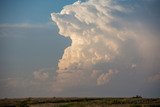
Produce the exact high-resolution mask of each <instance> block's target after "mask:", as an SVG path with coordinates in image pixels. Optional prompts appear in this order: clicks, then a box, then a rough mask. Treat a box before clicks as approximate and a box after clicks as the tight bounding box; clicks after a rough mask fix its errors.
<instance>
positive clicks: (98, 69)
mask: <svg viewBox="0 0 160 107" xmlns="http://www.w3.org/2000/svg"><path fill="white" fill-rule="evenodd" d="M126 10H127V9H125V8H124V7H123V6H121V5H119V4H118V3H117V2H116V1H112V0H88V1H86V2H80V1H78V2H75V3H74V4H72V5H67V6H65V7H64V8H63V10H62V11H61V12H60V13H52V14H51V16H52V20H53V21H54V22H55V23H56V24H57V26H58V28H59V34H61V35H62V36H65V37H69V38H70V39H71V45H70V46H69V47H68V48H66V49H65V50H64V54H63V56H62V58H61V59H60V60H59V63H58V70H57V71H56V73H57V76H56V79H55V81H54V89H55V90H58V91H60V90H63V89H66V88H72V87H77V86H99V85H105V84H107V83H108V82H109V81H110V80H111V79H112V77H114V78H116V74H117V73H119V72H122V71H123V70H128V71H129V70H133V68H134V69H136V67H138V66H141V65H140V63H142V61H144V60H142V59H141V58H143V57H142V53H144V51H147V52H149V50H150V49H151V47H150V48H149V49H147V50H145V49H146V47H145V46H146V44H145V43H146V42H149V43H150V41H149V39H148V37H147V36H144V33H141V32H140V31H139V30H137V31H136V30H135V29H136V28H137V29H138V28H141V29H145V27H144V26H143V25H138V26H137V25H136V24H135V23H136V22H130V23H129V22H128V21H126V20H125V19H123V18H122V17H121V14H122V15H123V14H128V13H130V12H131V10H129V9H128V10H127V11H126ZM119 14H120V15H119ZM118 15H119V16H118ZM141 34H142V35H141ZM144 41H145V42H144ZM140 42H141V43H140ZM151 42H152V41H151ZM149 43H147V44H149ZM142 49H143V50H144V51H143V50H142ZM141 51H143V52H141ZM143 56H145V55H144V54H143ZM135 65H136V66H135Z"/></svg>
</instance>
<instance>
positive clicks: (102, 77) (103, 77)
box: [97, 69, 118, 85]
mask: <svg viewBox="0 0 160 107" xmlns="http://www.w3.org/2000/svg"><path fill="white" fill-rule="evenodd" d="M115 73H118V72H117V71H113V70H112V69H109V71H108V72H106V73H103V74H101V75H100V76H99V77H98V78H97V85H103V84H106V83H108V82H109V81H110V80H111V77H112V75H113V74H115Z"/></svg>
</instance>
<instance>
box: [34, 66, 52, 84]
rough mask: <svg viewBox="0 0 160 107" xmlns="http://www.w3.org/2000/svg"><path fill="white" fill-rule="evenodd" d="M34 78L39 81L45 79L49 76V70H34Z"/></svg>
mask: <svg viewBox="0 0 160 107" xmlns="http://www.w3.org/2000/svg"><path fill="white" fill-rule="evenodd" d="M33 75H34V79H35V80H39V81H45V80H46V79H48V78H49V72H47V71H46V70H45V69H40V70H38V71H34V72H33Z"/></svg>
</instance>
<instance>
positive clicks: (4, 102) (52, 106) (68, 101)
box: [0, 97, 160, 107]
mask: <svg viewBox="0 0 160 107" xmlns="http://www.w3.org/2000/svg"><path fill="white" fill-rule="evenodd" d="M0 107H160V98H75V97H74V98H55V97H54V98H21V99H1V100H0Z"/></svg>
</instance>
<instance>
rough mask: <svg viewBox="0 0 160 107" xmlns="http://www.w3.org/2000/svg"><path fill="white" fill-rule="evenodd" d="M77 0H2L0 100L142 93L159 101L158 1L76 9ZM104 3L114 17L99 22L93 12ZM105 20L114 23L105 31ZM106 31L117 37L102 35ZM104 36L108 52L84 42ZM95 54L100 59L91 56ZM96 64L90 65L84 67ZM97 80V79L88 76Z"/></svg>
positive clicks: (137, 0)
mask: <svg viewBox="0 0 160 107" xmlns="http://www.w3.org/2000/svg"><path fill="white" fill-rule="evenodd" d="M76 1H77V0H1V1H0V91H1V92H0V98H4V97H33V96H34V97H44V96H46V97H52V96H100V97H102V96H115V97H116V96H117V97H119V96H120V97H126V96H127V97H130V96H134V95H136V94H139V95H142V96H144V97H159V96H160V94H159V93H158V92H159V90H160V87H159V85H160V82H159V80H160V73H159V69H160V65H159V64H160V57H159V52H160V50H159V46H160V44H159V43H160V42H159V40H160V37H159V33H160V32H159V25H160V13H159V10H160V8H159V5H158V3H159V0H153V1H151V0H146V1H145V0H133V1H132V0H129V1H126V0H120V1H117V0H111V1H110V2H109V3H106V2H104V0H100V1H99V2H95V3H92V2H88V1H91V0H81V1H83V3H84V4H83V3H82V4H81V3H78V2H77V4H74V5H72V4H73V3H74V2H76ZM85 1H87V2H85ZM101 2H102V4H101ZM85 3H86V4H85ZM96 3H97V4H96ZM103 3H104V5H106V7H107V8H106V7H105V11H106V10H107V9H109V11H106V13H107V14H108V15H110V16H111V17H113V19H109V18H108V17H107V16H105V15H104V16H100V17H98V18H97V16H96V18H94V15H95V14H96V13H95V12H96V11H95V10H94V8H95V6H96V5H97V6H101V5H103ZM66 5H69V6H68V7H64V6H66ZM88 5H90V6H88ZM74 6H75V7H74ZM81 6H82V7H81ZM83 6H84V7H83ZM79 8H80V9H79ZM82 8H83V9H84V10H83V12H82V10H81V9H82ZM74 9H75V10H74ZM92 9H93V10H92ZM61 10H63V13H60V12H61ZM103 11H104V10H103ZM98 12H99V13H98ZM51 13H54V15H52V18H51ZM83 13H84V14H83ZM89 13H92V15H91V14H89ZM102 13H103V12H102V10H98V11H97V14H99V15H102ZM104 13H105V12H104ZM75 14H76V15H77V16H76V15H75ZM78 15H79V16H78ZM77 17H78V18H77ZM90 17H91V18H90ZM101 18H102V19H101ZM103 18H105V20H104V19H103ZM96 20H99V21H98V22H96ZM87 21H88V22H87ZM101 21H104V22H103V23H106V22H105V21H108V22H109V23H107V24H106V25H105V26H104V25H103V23H101ZM81 22H82V23H81ZM58 23H61V24H58ZM86 23H87V24H86ZM88 23H89V24H88ZM90 23H91V24H90ZM101 24H102V25H101ZM71 25H75V26H71ZM94 25H97V26H94ZM77 27H79V29H78V30H77V29H76V28H77ZM90 27H91V28H94V29H92V30H91V29H90ZM101 27H102V28H103V27H104V28H105V27H106V28H107V29H110V30H111V31H112V30H113V29H114V32H109V31H104V32H102V31H103V29H102V30H101V31H99V29H101ZM75 29H76V30H75ZM79 30H80V31H79ZM94 30H95V31H96V33H97V34H93V37H90V38H88V37H89V36H86V35H85V33H86V32H89V33H91V34H92V32H90V31H94ZM59 31H60V32H59ZM115 32H116V33H117V35H119V36H118V37H117V36H115ZM60 34H61V35H60ZM75 34H76V35H75ZM86 34H87V33H86ZM73 35H75V36H74V37H75V38H74V39H73V38H72V36H73ZM82 35H83V36H82ZM135 35H136V36H135ZM64 36H68V37H64ZM81 36H82V38H83V39H82V38H81ZM101 36H102V38H103V37H104V38H103V40H106V41H107V40H111V41H107V42H105V43H106V44H107V43H108V47H107V46H106V47H105V45H104V44H105V43H104V44H103V42H104V41H98V42H97V43H92V42H91V43H92V44H89V45H88V44H83V43H85V42H86V41H90V40H92V39H94V37H95V39H94V40H97V39H96V38H99V37H101ZM112 36H113V37H112ZM81 39H82V40H81ZM98 40H99V39H98ZM79 41H81V42H80V45H79V44H78V43H79ZM72 43H75V44H72ZM76 43H77V44H76ZM88 43H90V42H88ZM67 47H70V48H67ZM77 50H81V51H77ZM91 51H94V53H90V54H88V52H91ZM116 52H117V54H116ZM77 53H78V55H77ZM82 53H83V55H82V57H81V58H79V55H81V54H82ZM104 53H106V54H105V55H103V54H104ZM118 53H119V54H118ZM76 55H77V56H76ZM98 55H99V58H100V57H103V56H105V57H106V56H107V55H108V56H110V59H112V55H113V59H112V60H111V61H109V58H108V59H105V60H103V59H101V60H99V59H98V61H97V59H96V57H97V56H98ZM86 56H87V57H86ZM91 56H92V57H91ZM84 57H85V59H84ZM94 58H95V59H94ZM91 59H92V61H91V62H92V63H86V62H87V61H89V60H91ZM72 60H73V61H72ZM96 61H97V62H96ZM88 65H89V66H88ZM83 66H84V67H83ZM87 66H88V67H87ZM63 70H64V71H63ZM81 70H82V71H81ZM61 71H62V72H61ZM83 73H84V74H83ZM90 74H91V75H90ZM93 74H94V75H97V77H96V78H90V77H92V75H93ZM92 79H93V80H92ZM61 80H62V83H61ZM77 81H78V83H77ZM72 85H73V86H72ZM59 90H60V92H59Z"/></svg>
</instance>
